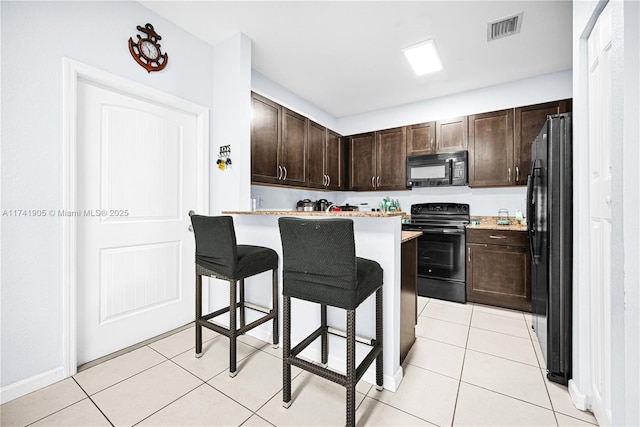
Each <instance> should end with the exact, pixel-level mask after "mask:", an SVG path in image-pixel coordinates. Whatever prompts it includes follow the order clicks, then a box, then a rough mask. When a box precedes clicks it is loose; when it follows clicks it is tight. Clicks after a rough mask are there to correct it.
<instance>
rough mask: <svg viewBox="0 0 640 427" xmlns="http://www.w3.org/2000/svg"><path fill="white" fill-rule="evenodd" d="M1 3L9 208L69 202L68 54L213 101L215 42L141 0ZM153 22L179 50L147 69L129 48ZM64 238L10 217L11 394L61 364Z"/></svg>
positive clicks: (6, 367)
mask: <svg viewBox="0 0 640 427" xmlns="http://www.w3.org/2000/svg"><path fill="white" fill-rule="evenodd" d="M0 8H1V19H2V22H1V24H2V25H1V29H0V31H1V43H2V46H1V51H2V76H1V79H2V80H1V84H2V94H1V96H2V98H1V101H2V107H1V108H2V124H1V132H2V147H1V156H2V171H1V178H2V210H11V209H45V210H50V209H54V210H57V209H59V208H61V170H60V164H61V162H60V159H61V152H60V147H61V133H62V59H63V57H68V58H71V59H74V60H77V61H79V62H82V63H85V64H88V65H91V66H93V67H96V68H100V69H103V70H106V71H108V72H111V73H114V74H116V75H119V76H123V77H125V78H128V79H130V80H133V81H136V82H139V83H142V84H144V85H147V86H151V87H153V88H156V89H159V90H162V91H165V92H168V93H170V94H173V95H176V96H179V97H182V98H185V99H188V100H190V101H193V102H196V103H198V104H201V105H204V106H207V107H209V108H211V107H212V94H213V70H214V61H213V48H212V47H211V46H209V45H207V44H205V43H204V42H202V41H201V40H199V39H197V38H195V37H193V36H191V35H189V34H187V33H186V32H185V31H183V30H181V29H180V28H178V27H176V26H175V25H173V24H171V23H169V22H168V21H166V20H165V19H163V18H161V17H159V16H158V15H156V14H155V13H153V12H150V11H149V10H148V9H146V8H144V7H143V6H142V5H140V4H139V3H137V2H133V1H123V2H75V1H74V2H54V1H45V2H22V1H21V2H11V1H2V2H0ZM147 22H150V23H152V24H153V25H154V27H155V29H156V31H157V32H158V33H159V34H160V35H161V36H162V37H163V39H162V41H161V44H162V49H163V51H165V52H167V53H168V55H169V62H168V65H167V68H166V69H165V70H164V71H161V72H159V73H151V74H149V73H147V71H146V70H144V69H143V68H142V67H140V66H139V65H138V64H137V63H136V62H135V61H134V60H133V58H131V55H130V53H129V49H128V46H127V40H128V39H129V37H134V38H135V35H136V34H137V33H138V31H137V30H136V26H137V25H144V24H146V23H147ZM216 148H217V147H216ZM79 220H81V219H79ZM60 239H61V229H60V220H59V219H58V218H55V217H40V218H33V217H3V218H2V248H1V259H2V278H1V279H2V301H1V312H2V318H1V322H2V325H1V338H0V339H1V345H0V347H1V359H2V367H1V372H0V377H1V383H0V384H1V386H2V396H3V398H4V396H5V395H6V393H5V392H7V390H13V389H15V386H20V387H22V386H26V387H28V384H27V383H29V381H31V380H34V379H39V380H43V379H44V380H45V383H46V380H48V378H50V377H47V376H48V375H50V374H52V375H56V373H59V372H60V371H61V367H62V364H63V360H62V357H63V348H62V346H63V341H62V327H63V325H62V323H63V302H62V294H61V289H62V285H61V279H60V275H61V262H62V259H61V252H60V241H61V240H60ZM40 384H42V381H41V382H40ZM42 385H44V384H42Z"/></svg>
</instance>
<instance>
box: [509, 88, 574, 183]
mask: <svg viewBox="0 0 640 427" xmlns="http://www.w3.org/2000/svg"><path fill="white" fill-rule="evenodd" d="M568 111H571V100H570V99H564V100H561V101H554V102H546V103H544V104H536V105H528V106H526V107H518V108H516V110H515V148H514V154H515V159H514V166H515V177H514V184H515V185H527V175H528V174H529V169H530V166H531V143H532V142H533V140H534V139H535V138H536V137H537V136H538V133H540V130H541V129H542V126H544V124H545V122H546V121H547V116H549V115H553V114H560V113H566V112H568Z"/></svg>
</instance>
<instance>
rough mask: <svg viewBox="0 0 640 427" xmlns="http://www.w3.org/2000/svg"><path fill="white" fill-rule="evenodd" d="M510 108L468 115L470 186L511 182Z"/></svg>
mask: <svg viewBox="0 0 640 427" xmlns="http://www.w3.org/2000/svg"><path fill="white" fill-rule="evenodd" d="M513 140H514V138H513V109H512V108H511V109H508V110H501V111H493V112H491V113H484V114H474V115H471V116H469V186H470V187H500V186H509V185H513V182H514V177H515V169H514V164H513Z"/></svg>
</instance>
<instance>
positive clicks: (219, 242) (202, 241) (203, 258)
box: [191, 215, 238, 277]
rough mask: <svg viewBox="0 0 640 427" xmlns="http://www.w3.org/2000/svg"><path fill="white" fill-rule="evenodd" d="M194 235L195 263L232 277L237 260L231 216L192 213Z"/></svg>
mask: <svg viewBox="0 0 640 427" xmlns="http://www.w3.org/2000/svg"><path fill="white" fill-rule="evenodd" d="M191 224H192V225H193V232H194V234H195V237H196V264H199V265H201V266H203V267H206V268H208V269H210V270H212V271H215V272H216V273H218V274H220V275H222V276H225V277H232V276H233V274H234V271H235V268H236V264H237V262H238V246H237V243H236V232H235V229H234V227H233V218H232V217H230V216H204V215H192V216H191Z"/></svg>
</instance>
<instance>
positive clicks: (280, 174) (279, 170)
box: [278, 165, 282, 180]
mask: <svg viewBox="0 0 640 427" xmlns="http://www.w3.org/2000/svg"><path fill="white" fill-rule="evenodd" d="M281 179H282V166H280V165H278V180H281Z"/></svg>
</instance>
